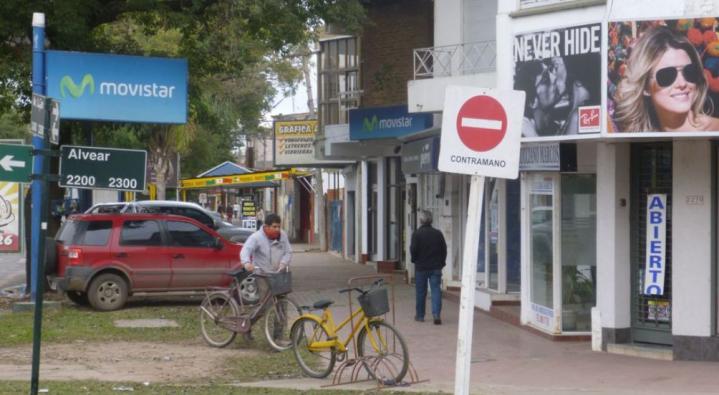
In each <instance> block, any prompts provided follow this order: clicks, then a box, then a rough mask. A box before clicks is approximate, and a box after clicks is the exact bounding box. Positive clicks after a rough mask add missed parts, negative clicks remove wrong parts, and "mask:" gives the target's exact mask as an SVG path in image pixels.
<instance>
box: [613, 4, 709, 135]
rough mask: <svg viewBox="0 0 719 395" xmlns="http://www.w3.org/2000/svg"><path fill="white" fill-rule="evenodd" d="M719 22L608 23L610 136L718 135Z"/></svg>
mask: <svg viewBox="0 0 719 395" xmlns="http://www.w3.org/2000/svg"><path fill="white" fill-rule="evenodd" d="M717 22H718V21H717V18H714V17H710V18H695V19H692V18H688V19H674V20H668V19H667V20H649V21H621V22H610V23H609V25H608V28H607V33H608V48H607V51H608V54H607V62H608V64H607V66H608V67H607V72H608V76H607V78H608V81H607V112H606V114H607V118H608V119H607V134H608V136H610V137H637V136H641V137H652V136H657V135H662V136H667V137H675V136H682V137H691V136H707V133H711V132H714V134H716V132H719V105H718V104H719V37H718V36H717V31H718V29H717Z"/></svg>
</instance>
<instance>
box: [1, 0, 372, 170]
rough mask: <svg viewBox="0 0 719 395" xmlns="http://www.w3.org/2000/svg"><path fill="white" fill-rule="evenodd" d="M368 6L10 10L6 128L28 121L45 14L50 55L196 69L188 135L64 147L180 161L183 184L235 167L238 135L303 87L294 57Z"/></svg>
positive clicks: (328, 1) (156, 130)
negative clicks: (279, 93)
mask: <svg viewBox="0 0 719 395" xmlns="http://www.w3.org/2000/svg"><path fill="white" fill-rule="evenodd" d="M359 1H360V0H63V1H46V0H3V1H1V2H0V76H2V78H1V79H0V125H2V122H9V120H10V121H12V120H14V122H21V123H27V122H28V121H29V101H28V100H27V98H28V97H29V95H30V89H31V87H30V67H31V36H32V30H31V20H32V13H33V12H44V13H45V14H46V20H47V28H46V35H47V42H46V44H47V47H48V48H51V49H57V50H73V51H89V52H108V53H117V54H128V55H148V56H167V57H184V58H187V59H188V63H189V71H190V75H189V86H188V92H189V103H188V104H189V110H188V111H189V121H188V124H187V125H182V126H167V125H129V124H109V123H98V122H93V123H89V124H90V126H88V123H87V122H83V123H80V122H63V123H62V130H63V137H62V139H63V141H64V142H65V143H69V142H71V140H75V142H84V141H83V140H84V139H85V138H86V134H87V131H88V128H90V130H91V132H92V134H93V135H94V138H95V141H96V143H97V144H102V145H109V146H116V147H128V148H129V147H132V148H137V147H138V146H139V147H140V148H145V149H160V150H162V151H163V152H165V153H166V154H168V155H173V154H174V152H180V153H181V154H182V158H183V159H182V160H183V166H182V167H183V175H195V174H197V172H198V171H201V170H204V169H206V168H208V167H211V166H213V165H215V164H217V163H220V162H221V161H223V160H228V159H232V152H233V149H234V148H236V147H235V145H236V143H235V142H237V141H239V138H238V135H239V134H250V133H253V132H255V131H258V130H259V123H260V121H261V119H262V113H263V112H264V111H267V110H269V109H270V105H271V99H272V97H273V96H274V95H275V93H276V91H275V89H276V88H275V86H277V85H279V86H292V85H293V84H295V83H296V82H297V81H298V80H299V78H301V73H300V70H298V68H297V67H296V65H294V64H293V63H292V61H293V60H292V58H291V57H289V56H288V55H289V54H290V53H291V52H292V48H295V47H296V46H298V45H300V46H301V45H303V44H304V43H306V42H307V41H308V40H310V39H312V38H313V32H314V31H316V30H317V27H318V26H320V25H321V24H322V23H323V21H327V22H334V23H338V24H341V25H343V26H345V27H346V28H347V29H349V30H354V29H358V28H359V26H361V24H362V22H363V18H364V10H363V8H362V6H361V4H360V2H359ZM68 132H69V133H68ZM71 135H74V136H75V137H73V138H71V137H69V136H71Z"/></svg>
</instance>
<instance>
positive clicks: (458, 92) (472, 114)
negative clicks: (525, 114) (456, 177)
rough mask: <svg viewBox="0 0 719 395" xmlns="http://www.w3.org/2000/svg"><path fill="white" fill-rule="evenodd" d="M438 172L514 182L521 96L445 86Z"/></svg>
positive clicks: (520, 124)
mask: <svg viewBox="0 0 719 395" xmlns="http://www.w3.org/2000/svg"><path fill="white" fill-rule="evenodd" d="M444 98H445V99H444V100H445V101H444V110H443V117H442V140H441V144H440V152H439V160H438V168H439V170H441V171H444V172H448V173H458V174H469V175H480V176H487V177H497V178H510V179H516V178H517V176H518V175H519V139H520V133H521V128H522V108H523V107H524V92H521V91H506V90H496V89H483V88H476V87H469V86H448V87H447V90H446V92H445V96H444Z"/></svg>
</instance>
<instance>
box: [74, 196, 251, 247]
mask: <svg viewBox="0 0 719 395" xmlns="http://www.w3.org/2000/svg"><path fill="white" fill-rule="evenodd" d="M85 213H86V214H98V213H159V214H174V215H182V216H185V217H189V218H192V219H195V220H197V221H198V222H200V223H201V224H204V225H206V226H207V227H209V228H212V229H214V230H216V231H217V233H219V234H220V236H222V237H224V238H225V239H227V240H229V241H232V242H235V243H244V242H245V240H247V238H248V237H250V235H251V234H252V233H253V232H254V231H255V229H251V228H242V227H239V226H236V225H233V224H231V223H229V222H227V221H224V220H222V217H220V216H219V215H218V214H215V213H213V212H212V211H209V210H207V209H205V208H204V207H202V206H200V205H199V204H196V203H190V202H179V201H175V200H140V201H137V202H113V203H98V204H96V205H94V206H92V207H90V208H89V209H88V210H87V211H86V212H85Z"/></svg>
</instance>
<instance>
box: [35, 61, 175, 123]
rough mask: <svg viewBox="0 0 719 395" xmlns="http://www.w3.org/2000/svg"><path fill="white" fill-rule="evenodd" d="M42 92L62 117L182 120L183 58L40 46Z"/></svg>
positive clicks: (154, 121) (156, 120)
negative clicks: (43, 77) (56, 103)
mask: <svg viewBox="0 0 719 395" xmlns="http://www.w3.org/2000/svg"><path fill="white" fill-rule="evenodd" d="M45 64H46V66H45V70H46V79H47V81H46V82H47V96H50V97H52V98H53V99H55V100H57V101H59V102H60V109H61V116H62V118H64V119H87V120H99V121H120V122H145V123H185V122H187V60H186V59H170V58H150V57H144V56H126V55H109V54H98V53H83V52H64V51H46V57H45Z"/></svg>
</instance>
